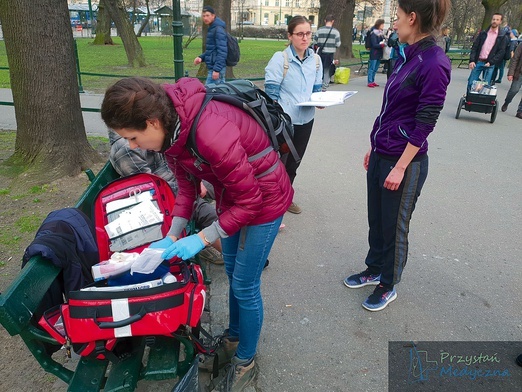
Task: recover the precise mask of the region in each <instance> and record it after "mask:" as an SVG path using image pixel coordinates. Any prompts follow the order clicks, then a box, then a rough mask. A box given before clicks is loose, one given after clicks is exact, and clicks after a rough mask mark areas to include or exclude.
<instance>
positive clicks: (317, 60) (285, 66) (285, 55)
mask: <svg viewBox="0 0 522 392" xmlns="http://www.w3.org/2000/svg"><path fill="white" fill-rule="evenodd" d="M314 57H315V70H316V71H319V65H320V64H321V56H319V55H318V54H317V53H315V52H314ZM283 59H284V63H283V79H284V78H285V76H286V73H287V72H288V68H289V64H288V53H286V50H283Z"/></svg>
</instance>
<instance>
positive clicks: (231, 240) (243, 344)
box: [221, 216, 283, 359]
mask: <svg viewBox="0 0 522 392" xmlns="http://www.w3.org/2000/svg"><path fill="white" fill-rule="evenodd" d="M282 220H283V216H281V217H279V218H277V219H275V220H274V221H272V222H268V223H263V224H260V225H255V226H246V227H244V228H242V229H241V230H240V231H239V232H237V233H236V234H234V235H232V236H230V237H228V238H223V239H221V246H222V247H223V259H224V261H225V271H226V274H227V276H228V282H229V285H230V286H229V298H228V306H229V317H230V320H229V336H231V337H239V345H238V347H237V351H236V356H237V357H238V358H239V359H250V358H253V357H254V356H255V355H256V351H257V343H258V341H259V335H260V333H261V327H262V325H263V299H262V298H261V273H262V272H263V267H264V266H265V262H266V259H267V258H268V254H269V253H270V249H271V248H272V245H273V244H274V240H275V238H276V235H277V233H278V231H279V226H280V224H281V222H282Z"/></svg>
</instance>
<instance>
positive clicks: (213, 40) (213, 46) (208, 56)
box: [194, 5, 228, 86]
mask: <svg viewBox="0 0 522 392" xmlns="http://www.w3.org/2000/svg"><path fill="white" fill-rule="evenodd" d="M201 18H202V19H203V23H204V24H206V25H207V26H208V30H207V41H206V44H205V52H204V53H202V54H200V55H199V56H198V57H196V58H195V59H194V65H198V64H201V62H204V63H205V64H207V68H208V75H207V81H206V82H205V84H206V85H207V86H208V85H210V84H219V83H224V82H225V73H226V71H227V66H226V60H227V54H228V49H227V34H226V25H225V22H223V21H222V20H221V19H220V18H218V17H217V16H216V12H215V11H214V8H212V7H211V6H209V5H206V6H204V7H203V13H202V14H201Z"/></svg>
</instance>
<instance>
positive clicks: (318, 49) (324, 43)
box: [315, 26, 333, 53]
mask: <svg viewBox="0 0 522 392" xmlns="http://www.w3.org/2000/svg"><path fill="white" fill-rule="evenodd" d="M332 29H333V26H332V27H330V31H328V35H327V36H326V39H325V40H324V42H323V44H322V45H321V46H320V47H318V48H317V50H316V52H315V53H319V52H322V51H323V48H324V46H325V45H326V42H327V41H328V38H330V33H331V32H332Z"/></svg>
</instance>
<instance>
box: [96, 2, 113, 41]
mask: <svg viewBox="0 0 522 392" xmlns="http://www.w3.org/2000/svg"><path fill="white" fill-rule="evenodd" d="M97 19H98V21H97V23H96V38H94V45H114V42H112V37H111V17H110V15H109V13H108V12H107V8H106V7H105V0H100V4H99V5H98V17H97Z"/></svg>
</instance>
